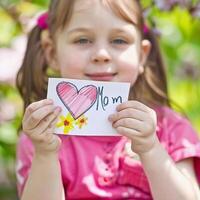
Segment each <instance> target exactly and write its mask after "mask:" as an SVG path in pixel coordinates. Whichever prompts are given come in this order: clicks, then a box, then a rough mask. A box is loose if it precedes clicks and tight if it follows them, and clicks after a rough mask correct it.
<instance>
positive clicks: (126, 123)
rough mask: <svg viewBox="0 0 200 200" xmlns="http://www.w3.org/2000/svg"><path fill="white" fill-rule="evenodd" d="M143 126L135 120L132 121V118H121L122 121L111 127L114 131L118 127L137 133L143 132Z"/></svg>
mask: <svg viewBox="0 0 200 200" xmlns="http://www.w3.org/2000/svg"><path fill="white" fill-rule="evenodd" d="M143 126H144V123H143V122H141V121H139V120H136V119H132V118H123V119H120V120H118V121H116V122H115V123H114V124H113V127H114V128H116V129H117V128H118V127H124V128H129V129H133V130H135V131H137V132H141V131H142V130H143Z"/></svg>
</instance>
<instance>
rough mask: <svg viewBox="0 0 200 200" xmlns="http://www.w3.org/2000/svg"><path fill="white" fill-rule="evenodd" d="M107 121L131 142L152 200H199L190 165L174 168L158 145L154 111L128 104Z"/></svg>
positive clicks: (135, 102) (129, 102)
mask: <svg viewBox="0 0 200 200" xmlns="http://www.w3.org/2000/svg"><path fill="white" fill-rule="evenodd" d="M109 120H110V121H111V122H112V123H113V127H114V128H115V129H116V130H117V132H118V133H120V134H122V135H124V136H126V137H128V138H129V139H130V140H131V145H132V146H131V147H132V150H133V151H134V152H135V153H137V154H138V155H139V156H140V159H141V162H142V164H143V167H144V170H145V173H146V175H147V177H148V180H149V183H150V187H151V191H152V195H153V198H154V200H165V199H166V200H168V199H170V200H199V199H200V195H199V193H200V192H199V189H198V188H197V181H196V180H195V178H194V169H193V166H192V163H191V162H188V161H182V162H183V163H182V164H179V165H178V166H179V167H177V166H176V164H175V163H174V162H173V160H172V159H171V158H170V156H169V155H168V154H167V152H166V151H165V150H164V148H163V147H162V145H161V144H160V142H159V141H158V138H157V135H156V124H157V117H156V113H155V111H154V110H152V109H150V108H149V107H147V106H145V105H144V104H142V103H140V102H137V101H128V102H124V103H122V104H121V105H119V106H117V112H116V113H115V114H113V115H111V116H110V117H109ZM180 165H181V167H180ZM185 167H186V168H185ZM184 171H186V172H184ZM186 174H187V175H186Z"/></svg>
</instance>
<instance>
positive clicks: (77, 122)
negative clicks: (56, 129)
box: [76, 115, 88, 129]
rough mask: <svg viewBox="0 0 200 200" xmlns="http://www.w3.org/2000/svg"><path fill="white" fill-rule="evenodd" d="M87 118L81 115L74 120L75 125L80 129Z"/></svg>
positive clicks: (86, 121)
mask: <svg viewBox="0 0 200 200" xmlns="http://www.w3.org/2000/svg"><path fill="white" fill-rule="evenodd" d="M87 123H88V118H87V117H85V116H84V115H82V116H81V117H79V118H78V119H77V120H76V125H77V126H78V127H79V128H80V129H81V128H82V127H83V126H85V125H87Z"/></svg>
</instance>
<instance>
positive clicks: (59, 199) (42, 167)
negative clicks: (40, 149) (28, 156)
mask: <svg viewBox="0 0 200 200" xmlns="http://www.w3.org/2000/svg"><path fill="white" fill-rule="evenodd" d="M35 199H37V200H40V199H41V200H44V199H48V200H64V199H65V196H64V189H63V185H62V179H61V169H60V163H59V160H58V156H57V155H56V154H49V155H37V154H35V156H34V157H33V161H32V166H31V169H30V172H29V177H28V179H27V182H26V185H25V187H24V190H23V194H22V197H21V200H35Z"/></svg>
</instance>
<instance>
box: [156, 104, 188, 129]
mask: <svg viewBox="0 0 200 200" xmlns="http://www.w3.org/2000/svg"><path fill="white" fill-rule="evenodd" d="M155 111H156V114H157V120H158V123H165V124H167V126H168V127H171V126H175V125H178V124H184V125H188V126H191V123H190V122H189V119H187V117H186V116H184V115H182V114H181V113H178V112H176V111H175V110H173V109H172V108H169V107H167V106H159V107H156V108H155Z"/></svg>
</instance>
